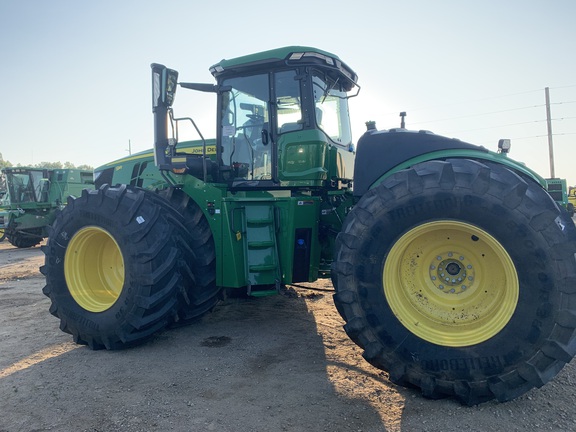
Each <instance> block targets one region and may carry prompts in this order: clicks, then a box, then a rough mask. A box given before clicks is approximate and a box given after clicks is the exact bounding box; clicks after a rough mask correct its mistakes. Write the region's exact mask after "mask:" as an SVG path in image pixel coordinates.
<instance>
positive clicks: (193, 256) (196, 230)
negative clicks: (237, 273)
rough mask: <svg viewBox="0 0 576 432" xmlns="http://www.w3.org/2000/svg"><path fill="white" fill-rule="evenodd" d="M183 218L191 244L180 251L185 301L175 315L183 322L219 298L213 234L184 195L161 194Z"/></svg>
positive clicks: (195, 206) (201, 313)
mask: <svg viewBox="0 0 576 432" xmlns="http://www.w3.org/2000/svg"><path fill="white" fill-rule="evenodd" d="M160 196H162V197H163V198H165V199H166V200H168V202H169V203H170V205H171V206H172V207H173V208H174V209H176V211H178V212H179V213H180V214H181V215H182V217H183V218H184V226H185V227H186V231H187V232H188V233H189V235H190V236H189V238H190V241H189V243H188V244H187V245H186V246H185V247H184V249H183V255H182V260H181V273H182V276H183V278H184V280H183V282H184V286H185V287H186V301H184V302H181V304H180V307H179V309H178V314H179V316H180V319H181V320H182V321H183V322H187V321H190V320H195V319H197V318H200V317H201V316H202V315H204V314H205V313H207V312H209V311H210V310H211V309H212V308H213V307H214V306H215V305H216V303H217V302H218V300H219V299H220V297H221V288H219V287H217V286H216V248H215V245H214V238H213V236H212V230H211V229H210V225H209V223H208V221H207V220H206V217H205V216H204V214H203V213H202V210H201V209H200V207H198V205H197V204H196V203H195V202H194V201H193V200H192V199H191V198H190V197H189V196H188V195H187V194H185V193H184V192H182V191H180V190H177V189H174V188H170V189H167V190H164V191H161V192H160Z"/></svg>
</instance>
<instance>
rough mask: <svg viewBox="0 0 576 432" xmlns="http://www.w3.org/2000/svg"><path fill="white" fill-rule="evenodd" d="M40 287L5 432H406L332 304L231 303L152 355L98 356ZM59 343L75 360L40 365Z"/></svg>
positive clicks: (10, 389)
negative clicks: (64, 327)
mask: <svg viewBox="0 0 576 432" xmlns="http://www.w3.org/2000/svg"><path fill="white" fill-rule="evenodd" d="M33 281H37V283H38V285H41V279H34V280H33ZM38 288H41V286H40V287H36V288H35V289H34V291H35V292H37V293H38V294H37V295H38V301H37V302H36V303H33V304H29V305H27V306H25V307H27V308H36V309H38V308H42V312H43V313H42V314H39V313H38V311H36V312H35V314H34V316H35V317H36V319H37V322H36V323H35V324H34V327H35V328H36V329H37V331H36V332H35V333H33V334H28V335H20V334H19V328H20V326H19V325H17V324H16V323H14V326H13V327H10V328H9V329H8V330H7V331H9V332H10V333H11V336H12V337H16V338H22V339H21V340H22V341H24V343H25V345H22V343H21V344H20V345H19V346H18V349H19V353H20V354H18V355H17V356H14V359H16V357H18V358H19V359H21V358H23V357H24V355H23V354H24V353H25V352H26V353H27V355H29V356H31V358H32V361H30V364H29V365H27V364H25V365H24V367H22V368H21V369H18V370H17V371H15V372H13V373H10V374H5V376H0V410H1V411H2V412H3V413H8V414H7V416H6V417H4V420H2V421H0V430H2V429H3V427H7V428H8V429H7V430H11V427H12V428H14V429H18V428H19V429H18V430H33V429H42V428H46V427H50V428H51V430H56V431H58V430H62V431H64V430H99V431H111V430H127V431H132V430H134V431H136V430H157V431H161V430H176V431H195V430H199V431H204V430H217V431H282V430H289V431H311V430H313V431H322V430H326V431H350V430H354V431H357V430H362V431H390V430H399V429H398V425H399V422H400V419H401V415H402V407H403V400H404V397H403V396H401V395H400V394H399V393H398V391H397V390H396V389H395V387H394V386H393V385H392V384H390V383H389V382H388V380H387V379H386V375H385V374H384V373H382V372H380V371H378V370H376V369H374V368H372V367H371V366H370V365H368V364H367V363H366V362H365V361H364V360H363V359H362V357H361V355H360V350H359V349H358V348H356V346H355V345H354V344H353V343H352V342H350V341H349V340H348V338H347V336H346V335H345V333H344V331H343V330H342V321H341V320H340V317H339V316H338V313H337V311H336V309H335V307H334V306H333V304H332V298H331V297H332V296H331V293H326V292H322V293H317V292H314V291H308V290H303V289H298V290H294V289H289V290H288V291H287V292H284V293H283V294H281V295H276V296H272V297H265V298H259V299H251V298H248V299H246V298H233V299H228V300H226V301H224V302H222V303H220V304H219V305H218V306H217V307H216V308H215V309H214V310H213V311H212V312H211V313H209V314H208V315H206V316H205V317H204V318H202V319H201V320H199V321H197V322H195V323H192V324H190V325H188V326H183V327H178V328H173V329H168V330H166V331H164V332H161V333H159V334H158V335H156V336H154V337H153V338H152V339H151V340H149V341H148V342H146V343H145V344H143V345H140V346H137V347H134V348H130V349H126V350H120V351H91V350H89V349H88V348H87V347H84V346H76V345H74V344H71V337H70V335H67V334H64V333H62V332H60V331H59V330H58V320H56V319H55V318H54V317H52V316H51V315H50V314H49V313H48V306H49V301H48V300H47V299H46V300H44V299H45V297H44V296H43V295H42V294H41V292H39V291H40V289H38ZM36 289H37V291H36ZM32 292H33V291H32V288H31V290H29V294H31V293H32ZM46 334H48V335H52V336H54V335H55V336H54V337H50V338H49V342H46V340H47V339H46ZM57 344H60V345H62V346H70V345H73V349H71V348H67V349H66V350H62V351H61V353H60V354H58V355H51V356H47V357H46V359H42V360H38V358H37V354H36V357H34V355H35V351H36V352H46V349H47V348H50V347H55V348H57ZM47 345H50V346H48V347H47ZM2 348H3V340H2V339H1V338H0V352H2ZM56 351H57V349H55V350H54V352H56ZM12 362H13V361H8V362H7V363H6V362H4V366H6V364H8V367H7V368H6V367H5V369H4V370H9V368H10V365H9V363H12ZM21 363H22V362H21ZM24 363H26V362H24ZM0 373H1V372H0ZM378 406H380V408H382V409H379V408H378ZM384 411H385V412H386V414H385V415H382V412H384ZM29 413H34V415H30V414H29ZM392 417H394V418H392ZM23 419H25V420H23ZM4 425H6V426H4Z"/></svg>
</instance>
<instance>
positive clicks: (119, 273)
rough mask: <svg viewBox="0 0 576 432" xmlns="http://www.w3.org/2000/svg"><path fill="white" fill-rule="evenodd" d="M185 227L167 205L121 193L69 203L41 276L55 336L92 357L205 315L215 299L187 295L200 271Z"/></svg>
mask: <svg viewBox="0 0 576 432" xmlns="http://www.w3.org/2000/svg"><path fill="white" fill-rule="evenodd" d="M185 223H186V221H185V218H184V216H183V215H182V214H180V213H179V212H178V211H176V210H175V209H174V208H173V207H172V206H171V205H170V204H169V203H168V201H166V200H165V199H163V198H161V197H160V196H158V195H157V194H155V193H153V192H149V191H145V190H143V189H138V188H133V187H129V186H125V185H123V186H119V187H115V188H111V187H108V186H107V185H106V186H103V187H102V188H100V189H98V190H84V191H83V193H82V196H81V197H79V198H70V199H69V201H68V205H67V206H66V207H65V209H64V210H63V211H62V212H61V213H60V214H59V215H58V217H57V218H56V220H55V222H54V224H53V226H52V227H51V232H50V235H49V239H48V242H47V244H46V246H45V247H44V248H43V250H44V253H45V255H46V257H45V265H44V266H43V267H42V268H41V272H42V273H43V274H44V275H45V276H46V286H45V287H44V289H43V292H44V294H45V295H47V296H48V297H49V298H50V300H51V302H52V303H51V307H50V312H51V313H52V314H53V315H55V316H56V317H58V318H59V319H60V328H61V329H62V330H63V331H65V332H67V333H70V334H72V335H73V338H74V341H75V342H77V343H80V344H87V345H88V346H89V347H90V348H92V349H100V348H107V349H119V348H124V347H126V346H130V345H134V344H137V343H141V342H143V341H144V340H146V339H147V338H149V337H150V336H152V335H153V334H154V333H156V332H158V331H159V330H161V329H163V328H165V327H166V326H168V325H170V324H172V323H175V322H178V321H181V320H185V319H189V318H190V316H194V317H197V316H200V315H201V314H202V313H203V312H205V311H206V310H208V309H209V306H211V305H212V304H213V303H212V301H213V299H212V297H210V298H209V299H199V298H198V296H192V295H191V294H193V293H194V292H195V288H194V287H191V286H190V285H191V284H193V283H194V274H195V273H196V272H197V271H198V269H197V268H194V267H193V265H194V263H196V262H197V259H196V258H195V257H194V256H193V252H192V250H191V246H190V245H193V244H194V238H192V237H191V235H190V232H189V231H188V230H187V228H186V226H185ZM209 241H212V239H211V236H210V238H209V239H208V240H207V242H209ZM204 270H206V269H204ZM203 300H204V301H203ZM194 311H196V313H194Z"/></svg>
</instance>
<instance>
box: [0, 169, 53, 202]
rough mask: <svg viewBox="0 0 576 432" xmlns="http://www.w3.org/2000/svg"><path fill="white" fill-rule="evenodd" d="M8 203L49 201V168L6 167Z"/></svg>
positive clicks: (6, 197)
mask: <svg viewBox="0 0 576 432" xmlns="http://www.w3.org/2000/svg"><path fill="white" fill-rule="evenodd" d="M3 175H4V176H5V180H4V182H5V185H6V189H5V190H4V191H3V192H5V196H4V197H3V199H4V200H5V201H6V204H12V205H18V206H21V205H26V204H33V203H34V204H35V203H46V202H47V201H48V188H49V182H48V179H47V177H48V170H45V169H34V168H5V169H4V174H3Z"/></svg>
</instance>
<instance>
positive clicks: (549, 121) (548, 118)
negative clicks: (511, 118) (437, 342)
mask: <svg viewBox="0 0 576 432" xmlns="http://www.w3.org/2000/svg"><path fill="white" fill-rule="evenodd" d="M544 92H545V93H546V123H547V124H548V154H549V157H550V177H551V178H556V173H555V172H554V145H553V143H552V116H551V115H550V90H549V89H548V87H546V88H545V89H544Z"/></svg>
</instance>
